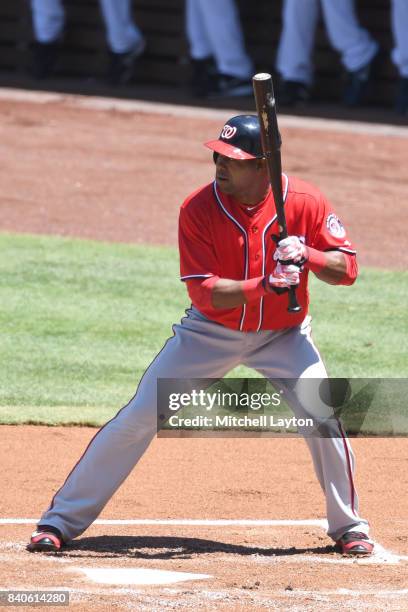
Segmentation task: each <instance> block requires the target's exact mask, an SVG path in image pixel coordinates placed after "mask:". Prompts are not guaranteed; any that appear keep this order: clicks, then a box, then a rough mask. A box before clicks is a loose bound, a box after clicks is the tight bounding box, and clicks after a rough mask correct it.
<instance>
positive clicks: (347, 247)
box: [310, 194, 356, 255]
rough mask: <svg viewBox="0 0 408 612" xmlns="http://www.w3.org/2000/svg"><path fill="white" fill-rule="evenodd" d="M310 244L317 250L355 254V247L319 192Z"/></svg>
mask: <svg viewBox="0 0 408 612" xmlns="http://www.w3.org/2000/svg"><path fill="white" fill-rule="evenodd" d="M310 246H311V247H313V248H315V249H317V250H318V251H342V252H343V253H346V254H349V255H356V249H355V247H354V246H353V244H352V243H351V241H350V240H349V238H348V236H347V232H346V229H345V227H344V225H343V224H342V222H341V220H340V219H339V217H338V216H337V215H336V213H335V212H334V210H333V208H332V206H331V205H330V204H329V202H328V201H327V200H326V198H325V197H324V196H323V195H322V194H320V197H319V199H318V203H317V211H316V216H315V223H314V228H313V232H312V237H311V243H310Z"/></svg>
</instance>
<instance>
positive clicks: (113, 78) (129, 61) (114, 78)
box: [108, 38, 146, 85]
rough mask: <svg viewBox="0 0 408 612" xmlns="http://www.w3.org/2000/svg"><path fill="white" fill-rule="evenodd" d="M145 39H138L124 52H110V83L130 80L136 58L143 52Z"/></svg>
mask: <svg viewBox="0 0 408 612" xmlns="http://www.w3.org/2000/svg"><path fill="white" fill-rule="evenodd" d="M145 49H146V41H145V40H144V38H142V39H140V40H139V41H138V42H137V43H136V45H135V46H134V47H133V48H132V49H130V50H129V51H126V53H113V52H111V53H110V67H109V75H108V80H109V83H110V84H111V85H125V84H126V83H129V82H130V81H131V80H132V77H133V72H134V69H135V64H136V60H137V59H138V58H139V57H140V56H141V55H142V54H143V53H144V51H145Z"/></svg>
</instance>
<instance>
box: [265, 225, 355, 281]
mask: <svg viewBox="0 0 408 612" xmlns="http://www.w3.org/2000/svg"><path fill="white" fill-rule="evenodd" d="M274 259H277V260H279V261H287V260H291V261H293V262H294V263H297V264H298V265H299V264H301V265H303V266H305V268H308V269H309V270H311V271H312V272H314V273H315V275H316V276H317V278H319V279H320V280H322V281H324V282H325V283H328V284H329V285H352V284H353V283H354V281H355V280H356V278H357V274H358V266H357V260H356V257H355V255H354V254H347V253H343V252H342V251H340V250H337V249H333V250H331V251H319V250H318V249H313V248H312V247H309V246H306V245H305V244H303V242H301V241H300V240H299V238H298V237H297V236H288V238H285V240H281V241H280V243H279V244H278V247H277V249H276V251H275V253H274Z"/></svg>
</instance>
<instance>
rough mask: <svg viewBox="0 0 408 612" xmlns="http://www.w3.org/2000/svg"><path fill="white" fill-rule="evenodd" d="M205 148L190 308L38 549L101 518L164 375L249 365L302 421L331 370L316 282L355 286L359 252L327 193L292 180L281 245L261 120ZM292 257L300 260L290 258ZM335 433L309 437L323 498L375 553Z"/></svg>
mask: <svg viewBox="0 0 408 612" xmlns="http://www.w3.org/2000/svg"><path fill="white" fill-rule="evenodd" d="M206 146H207V147H209V148H210V149H211V150H212V151H213V156H214V161H215V180H214V181H213V182H211V183H210V184H208V185H205V186H204V187H201V188H200V189H197V191H195V192H194V193H193V194H191V195H190V196H189V197H188V198H187V199H186V200H185V202H184V203H183V205H182V206H181V210H180V219H179V249H180V267H181V280H182V281H184V282H185V284H186V288H187V291H188V294H189V296H190V298H191V302H192V304H191V308H190V309H189V310H187V311H186V316H185V317H183V318H182V320H181V322H180V323H178V324H175V325H174V326H173V332H174V333H173V336H172V337H171V338H170V339H169V340H167V342H166V344H165V345H164V347H163V349H162V350H161V351H160V353H159V354H158V355H157V357H156V358H155V359H154V361H153V362H152V364H151V365H150V366H149V368H148V369H147V370H146V372H145V374H144V375H143V377H142V379H141V381H140V384H139V387H138V389H137V392H136V394H135V396H134V397H133V399H132V400H131V401H130V402H129V403H128V404H127V405H126V406H125V407H124V408H122V410H120V411H119V413H118V414H117V415H116V416H115V417H114V418H113V419H112V420H111V421H109V422H108V423H107V424H106V425H105V426H104V427H102V429H100V430H99V431H98V433H97V434H96V435H95V437H94V438H93V440H92V441H91V442H90V444H89V446H88V447H87V449H86V451H85V453H84V454H83V455H82V457H81V459H80V460H79V462H78V463H77V464H76V465H75V467H74V468H73V470H72V471H71V473H70V474H69V476H68V478H67V479H66V481H65V483H64V484H63V485H62V487H61V488H60V489H59V491H57V493H56V494H55V496H54V498H53V500H52V502H51V505H50V506H49V508H48V509H47V510H46V511H45V512H44V514H43V515H42V517H41V520H40V523H39V525H38V526H37V530H36V531H35V532H34V533H33V535H32V537H31V541H30V543H29V545H28V549H29V550H30V551H58V550H60V549H61V547H62V546H63V545H64V543H67V542H69V541H70V540H72V539H73V538H75V537H77V536H79V535H80V534H81V533H83V532H84V531H85V529H87V527H88V526H89V525H90V524H91V523H92V522H93V521H94V520H95V519H96V518H97V516H98V515H99V513H100V512H101V511H102V509H103V507H104V506H105V504H106V503H107V502H108V500H109V499H110V498H111V497H112V495H113V494H114V492H115V491H116V490H117V488H118V487H119V486H120V485H121V483H122V482H123V481H124V480H125V478H126V477H127V476H128V474H129V473H130V471H131V470H132V469H133V467H134V466H135V464H136V463H137V461H138V460H139V459H140V457H141V456H142V455H143V453H144V451H145V450H146V449H147V447H148V446H149V443H150V441H151V440H152V438H153V437H154V435H155V433H156V431H157V424H156V416H157V413H156V407H157V406H156V404H157V384H156V383H157V380H158V379H161V378H173V379H174V378H176V379H183V383H184V382H186V384H188V381H189V380H190V379H197V378H216V379H219V378H221V377H223V376H224V375H225V374H226V373H227V372H228V371H230V370H231V369H232V368H234V367H235V366H237V365H238V364H244V365H246V366H248V367H251V368H254V369H255V370H257V371H258V372H259V373H261V374H262V375H263V376H264V377H265V378H267V379H270V380H272V381H273V380H279V384H280V385H283V389H284V391H285V394H286V395H285V396H286V398H287V401H288V403H289V404H290V405H291V408H292V410H293V412H294V413H295V416H296V417H303V416H304V415H305V414H311V413H313V411H314V407H313V406H312V405H311V399H310V397H309V394H307V393H303V391H302V389H303V390H304V385H303V384H302V383H304V382H305V380H306V379H311V378H319V379H322V378H323V379H325V378H326V377H327V373H326V369H325V366H324V364H323V361H322V359H321V357H320V354H319V351H318V350H317V348H316V346H315V344H314V342H313V340H312V337H311V327H310V317H309V316H308V301H309V297H308V275H309V273H310V272H313V273H314V274H315V275H316V276H317V277H318V278H319V279H321V280H322V281H324V282H327V283H329V284H336V285H351V284H352V283H353V282H354V280H355V278H356V276H357V263H356V252H355V250H354V248H353V246H352V244H351V243H350V241H349V240H348V238H347V236H346V231H345V229H344V227H343V225H342V223H341V221H340V220H339V218H338V217H337V216H336V214H335V212H334V211H333V209H332V208H331V206H330V204H329V203H328V201H327V200H326V199H325V197H324V196H323V195H322V194H321V193H320V192H319V191H318V190H317V189H316V188H315V187H313V186H311V185H309V184H308V183H305V182H303V181H301V180H299V179H296V178H293V177H288V176H286V175H285V174H283V175H282V185H283V193H284V198H285V210H286V216H287V227H288V231H289V234H290V235H289V237H288V238H287V239H285V240H283V241H280V242H279V244H278V245H276V244H275V242H274V241H273V240H272V236H274V235H276V234H278V228H277V223H276V214H275V205H274V199H273V195H272V192H271V187H270V183H269V179H268V173H267V168H266V162H265V159H264V158H263V156H262V148H261V141H260V128H259V122H258V118H257V117H256V116H252V115H239V116H237V117H233V118H232V119H230V120H229V121H228V122H227V124H226V125H225V126H224V127H223V129H222V131H221V134H220V136H219V138H218V139H216V140H212V141H210V142H208V143H206ZM288 260H292V261H293V262H296V263H298V264H302V265H300V266H299V265H295V264H293V263H292V264H290V265H286V264H282V263H281V261H288ZM154 282H155V283H156V282H157V279H155V281H154ZM292 285H296V286H297V297H298V301H299V303H300V304H301V306H302V311H301V312H299V313H296V314H292V313H288V311H287V303H288V302H287V294H286V293H284V292H283V291H284V290H286V289H287V288H289V287H290V286H292ZM293 381H295V383H294V384H293ZM298 383H300V384H298ZM335 428H336V429H337V431H336V435H333V436H330V437H318V436H310V437H305V441H306V443H307V445H308V447H309V449H310V452H311V455H312V458H313V463H314V468H315V471H316V475H317V478H318V479H319V482H320V484H321V487H322V489H323V491H324V493H325V496H326V509H327V519H328V535H329V536H330V537H331V538H332V539H333V540H334V541H335V542H336V543H337V545H338V547H339V550H340V551H341V552H342V553H343V554H350V555H358V554H364V555H369V554H371V553H372V551H373V547H374V544H373V542H372V541H371V540H370V538H369V535H368V523H367V521H366V520H364V519H363V518H361V516H360V515H359V513H358V499H357V494H356V491H355V486H354V479H353V471H354V458H353V453H352V450H351V448H350V444H349V441H348V440H347V439H346V437H345V435H344V433H343V430H342V427H341V424H340V423H339V421H338V420H335ZM271 444H273V443H272V442H271Z"/></svg>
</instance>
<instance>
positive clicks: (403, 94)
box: [391, 0, 408, 115]
mask: <svg viewBox="0 0 408 612" xmlns="http://www.w3.org/2000/svg"><path fill="white" fill-rule="evenodd" d="M391 24H392V31H393V35H394V49H393V51H392V60H393V62H394V64H395V65H396V66H397V68H398V72H399V75H400V79H399V86H398V92H397V98H396V102H395V109H396V111H397V112H398V113H400V114H402V115H405V114H407V113H408V2H407V0H392V5H391Z"/></svg>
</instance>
